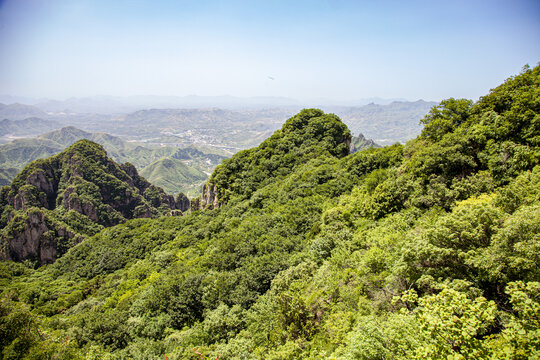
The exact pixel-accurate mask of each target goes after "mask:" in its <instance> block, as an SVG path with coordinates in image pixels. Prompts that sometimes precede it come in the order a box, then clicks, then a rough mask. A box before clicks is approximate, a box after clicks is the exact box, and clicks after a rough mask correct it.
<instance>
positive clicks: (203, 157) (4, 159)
mask: <svg viewBox="0 0 540 360" xmlns="http://www.w3.org/2000/svg"><path fill="white" fill-rule="evenodd" d="M81 139H87V140H91V141H93V142H96V143H98V144H100V145H102V146H103V147H104V148H105V150H106V151H107V154H108V156H110V157H111V158H112V159H113V160H114V161H116V162H118V163H124V162H130V163H132V164H133V165H135V167H137V168H138V169H139V170H141V171H143V169H144V168H145V167H147V166H152V163H153V162H155V161H157V160H159V159H160V158H163V157H167V158H169V159H179V160H183V161H185V163H186V165H184V169H183V170H185V174H184V175H181V176H180V177H178V178H176V180H175V178H174V177H169V178H168V179H169V180H168V181H169V182H168V185H167V186H166V191H172V190H174V189H186V190H188V189H194V188H196V187H197V186H198V185H199V184H200V182H201V181H204V180H206V178H208V175H206V174H205V173H210V172H211V171H212V170H213V169H214V168H215V167H216V166H217V165H218V164H219V163H220V162H221V160H223V159H224V158H225V156H222V155H218V154H215V153H212V150H211V149H203V150H204V151H201V150H199V149H197V148H195V147H187V148H180V149H179V148H177V147H172V146H171V147H155V148H151V147H144V146H141V145H139V144H137V143H131V142H126V141H124V140H122V139H120V138H118V137H116V136H112V135H109V134H106V133H90V132H87V131H84V130H80V129H77V128H75V127H73V126H68V127H64V128H61V129H59V130H55V131H52V132H49V133H46V134H43V135H40V136H38V137H37V138H31V139H18V140H14V141H12V142H10V143H7V144H4V145H0V171H1V172H0V181H1V182H2V183H4V185H5V184H9V182H10V181H11V180H12V179H13V176H14V174H13V171H10V170H8V169H18V170H20V169H22V168H23V167H24V166H26V164H28V163H29V162H31V161H33V160H36V159H43V158H46V157H49V156H52V155H55V154H57V153H59V152H60V151H62V150H64V149H65V148H66V147H68V146H70V145H71V144H73V143H75V142H76V141H78V140H81ZM205 151H209V153H206V152H205ZM179 166H180V165H179ZM152 167H153V168H154V170H152V171H150V173H152V174H153V175H152V176H153V179H154V178H155V179H158V178H167V176H169V175H171V174H169V175H167V174H166V173H164V174H162V175H160V174H158V173H157V172H156V170H155V165H153V166H152ZM161 169H165V168H161ZM147 173H149V172H148V171H147ZM202 176H204V178H201V177H202ZM163 184H165V183H163ZM176 193H178V191H175V192H173V194H176Z"/></svg>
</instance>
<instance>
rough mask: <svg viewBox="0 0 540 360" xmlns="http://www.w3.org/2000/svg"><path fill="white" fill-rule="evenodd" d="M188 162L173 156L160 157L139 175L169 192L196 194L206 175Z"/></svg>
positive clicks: (206, 177)
mask: <svg viewBox="0 0 540 360" xmlns="http://www.w3.org/2000/svg"><path fill="white" fill-rule="evenodd" d="M188 164H189V163H188ZM188 164H185V163H184V162H183V161H181V160H178V159H175V158H172V159H171V158H161V159H159V160H156V161H155V162H153V163H152V164H150V165H148V166H147V167H145V168H144V169H142V170H141V176H143V177H145V178H146V179H147V180H148V181H150V182H151V183H152V184H154V185H156V186H159V187H161V188H163V190H165V191H166V192H167V193H169V194H177V193H179V192H181V193H184V194H188V193H189V194H198V193H199V192H200V187H201V186H202V183H203V182H204V181H205V180H206V179H208V175H207V174H205V173H204V172H202V171H201V170H199V169H197V168H195V167H191V166H189V165H191V164H189V165H188Z"/></svg>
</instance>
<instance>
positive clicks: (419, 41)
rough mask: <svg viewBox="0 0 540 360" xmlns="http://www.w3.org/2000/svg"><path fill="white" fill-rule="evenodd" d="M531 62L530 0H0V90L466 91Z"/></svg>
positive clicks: (422, 94) (536, 11)
mask: <svg viewBox="0 0 540 360" xmlns="http://www.w3.org/2000/svg"><path fill="white" fill-rule="evenodd" d="M538 61H540V1H539V0H530V1H523V0H508V1H497V0H489V1H488V0H486V1H475V0H467V1H455V0H454V1H437V0H430V1H403V0H402V1H375V0H373V1H342V0H326V1H317V0H310V1H295V0H287V1H276V0H268V1H257V0H251V1H204V0H190V1H172V0H171V1H159V0H153V1H124V0H114V1H113V0H79V1H75V0H74V1H68V0H4V1H2V0H0V94H10V95H18V96H32V97H49V98H66V97H70V96H91V95H101V94H102V95H122V96H124V95H150V94H153V95H179V96H183V95H189V94H197V95H224V94H229V95H235V96H287V97H293V98H297V99H307V98H317V97H324V98H334V99H355V98H365V97H375V96H378V97H384V98H395V97H399V98H407V99H410V100H416V99H419V98H423V99H426V100H440V99H442V98H447V97H451V96H453V97H466V98H472V99H475V100H476V99H477V98H478V97H479V96H481V95H484V94H485V93H486V92H487V91H489V89H490V88H493V87H494V86H496V85H498V84H499V83H501V82H502V81H503V80H504V79H505V78H507V77H509V76H511V75H515V74H517V73H519V71H520V70H521V68H522V67H523V65H525V64H527V63H528V64H530V65H531V66H534V65H536V63H537V62H538ZM272 78H273V79H272Z"/></svg>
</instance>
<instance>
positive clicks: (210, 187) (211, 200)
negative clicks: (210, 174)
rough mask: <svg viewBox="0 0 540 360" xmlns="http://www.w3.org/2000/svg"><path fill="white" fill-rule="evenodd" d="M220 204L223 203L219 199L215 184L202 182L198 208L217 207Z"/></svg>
mask: <svg viewBox="0 0 540 360" xmlns="http://www.w3.org/2000/svg"><path fill="white" fill-rule="evenodd" d="M221 205H223V204H222V203H221V202H220V201H219V191H218V188H217V186H216V185H214V184H211V183H206V184H204V186H203V191H202V195H201V198H200V200H199V206H198V208H199V209H200V210H202V209H217V208H219V207H220V206H221Z"/></svg>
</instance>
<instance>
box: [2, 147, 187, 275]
mask: <svg viewBox="0 0 540 360" xmlns="http://www.w3.org/2000/svg"><path fill="white" fill-rule="evenodd" d="M0 205H1V207H2V214H1V217H0V219H1V220H0V227H1V230H0V245H1V248H2V257H3V258H4V259H9V260H15V261H23V260H28V261H32V262H35V263H36V264H38V265H41V264H47V263H52V262H54V261H55V260H56V258H57V257H60V256H61V255H62V254H63V253H65V252H66V251H67V249H68V248H69V247H71V246H73V245H74V244H76V243H78V242H80V241H82V240H83V239H84V238H85V237H86V236H91V235H94V234H95V233H97V232H98V231H99V230H101V229H102V228H103V227H104V226H113V225H116V224H119V223H122V222H124V221H126V220H127V219H132V218H139V217H156V216H158V215H160V214H164V213H166V212H168V211H170V210H175V209H177V206H176V205H177V204H176V203H175V200H174V198H173V197H172V196H170V195H167V194H165V192H164V191H163V190H162V189H161V188H158V187H155V186H153V185H151V184H150V183H149V182H147V181H146V180H145V179H144V178H142V177H140V176H139V175H138V173H137V170H136V169H135V167H134V166H133V165H131V164H129V163H125V164H122V165H119V164H117V163H115V162H114V161H112V160H111V159H109V158H108V157H107V154H106V152H105V150H104V149H103V147H101V146H100V145H98V144H96V143H94V142H91V141H89V140H80V141H78V142H76V143H75V144H73V145H71V146H70V147H69V148H67V149H66V150H65V151H63V152H61V153H60V154H58V155H56V156H53V157H50V158H48V159H43V160H36V161H34V162H32V163H30V164H29V165H27V166H26V167H25V168H24V169H23V171H21V172H20V173H19V174H18V175H17V176H16V177H15V179H14V180H13V182H12V184H11V185H9V186H5V187H3V188H2V189H1V191H0ZM186 208H187V207H184V208H183V209H181V210H186Z"/></svg>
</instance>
